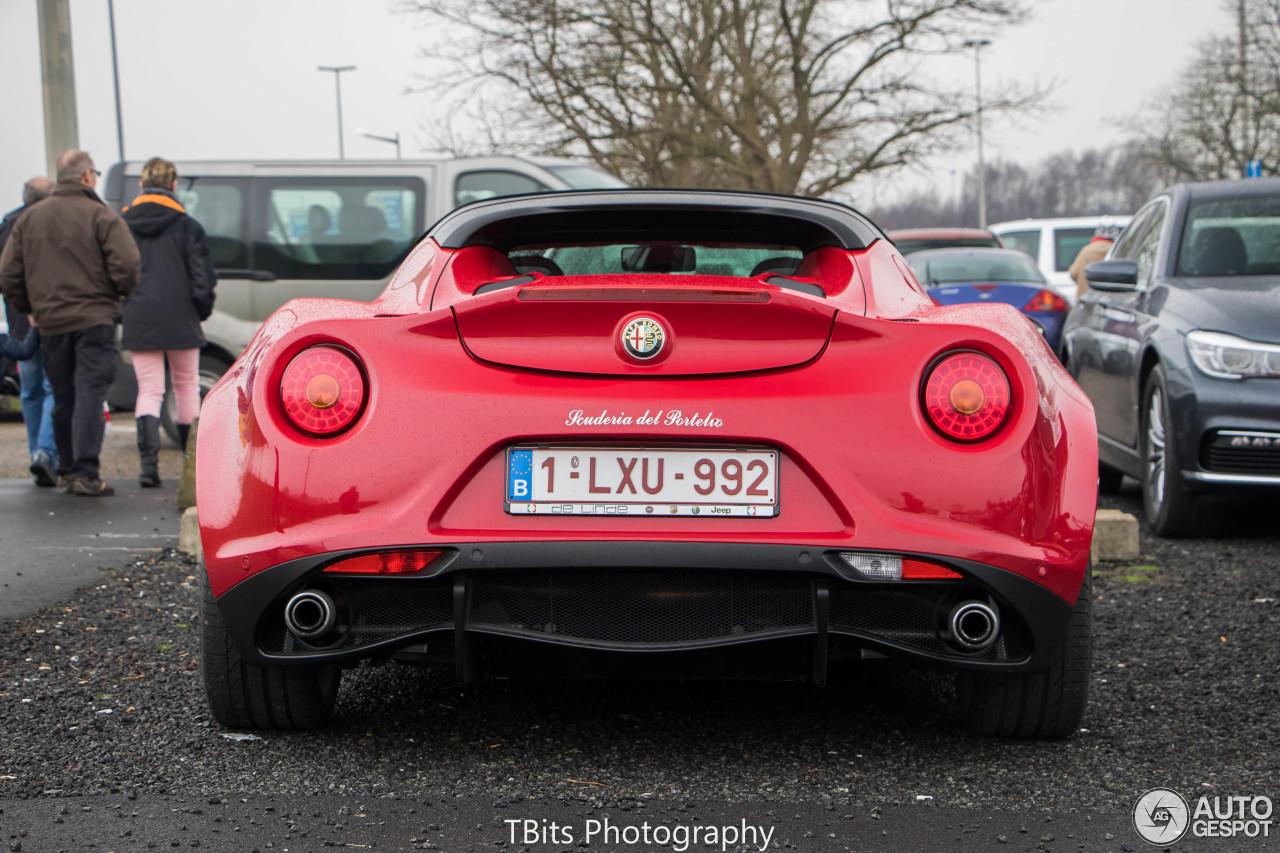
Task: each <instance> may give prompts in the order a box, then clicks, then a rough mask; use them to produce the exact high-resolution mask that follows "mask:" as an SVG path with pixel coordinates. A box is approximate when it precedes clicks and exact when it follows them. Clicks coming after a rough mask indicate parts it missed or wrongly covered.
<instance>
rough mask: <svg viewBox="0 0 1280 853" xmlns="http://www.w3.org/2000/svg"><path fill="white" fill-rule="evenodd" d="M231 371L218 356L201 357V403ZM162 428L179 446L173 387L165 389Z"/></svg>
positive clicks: (199, 369)
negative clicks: (210, 390)
mask: <svg viewBox="0 0 1280 853" xmlns="http://www.w3.org/2000/svg"><path fill="white" fill-rule="evenodd" d="M230 369H231V365H230V364H228V363H227V362H225V361H223V360H222V359H221V358H219V357H218V356H216V355H204V354H201V355H200V367H199V368H198V373H197V381H198V382H199V383H200V400H201V402H203V401H204V398H205V395H206V394H208V393H209V389H210V388H212V387H213V386H214V384H215V383H216V382H217V381H218V380H219V379H221V378H222V374H224V373H226V372H227V371H228V370H230ZM165 381H166V382H167V381H168V375H167V374H166V376H165ZM160 426H161V428H162V429H164V434H165V435H167V436H169V438H170V439H172V440H173V442H174V443H175V444H177V443H178V420H177V406H176V405H175V403H174V401H173V386H172V385H170V386H169V387H167V388H166V389H165V394H164V403H163V404H162V405H161V406H160Z"/></svg>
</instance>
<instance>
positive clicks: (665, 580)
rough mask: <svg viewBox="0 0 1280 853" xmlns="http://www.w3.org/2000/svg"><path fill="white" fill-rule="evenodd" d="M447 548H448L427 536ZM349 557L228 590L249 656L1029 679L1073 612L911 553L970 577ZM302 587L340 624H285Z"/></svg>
mask: <svg viewBox="0 0 1280 853" xmlns="http://www.w3.org/2000/svg"><path fill="white" fill-rule="evenodd" d="M432 547H436V546H432ZM357 553H360V552H358V551H344V552H335V553H328V554H324V555H319V556H314V557H308V558H304V559H299V560H294V561H290V562H287V563H282V564H280V565H277V566H274V567H273V568H270V569H267V570H265V571H262V572H259V573H257V574H255V575H254V576H252V577H250V578H246V579H245V580H244V581H243V582H241V583H239V584H237V585H236V586H234V587H232V588H231V589H230V590H228V591H227V592H226V593H224V594H223V595H222V596H221V597H220V598H219V599H218V606H219V608H220V610H221V611H222V614H223V617H224V619H225V621H226V624H227V626H228V629H229V630H230V632H231V635H232V638H233V640H234V641H235V643H236V645H237V648H238V649H239V651H240V654H241V656H242V657H243V658H244V659H245V660H246V661H248V662H251V663H257V664H263V665H281V664H290V663H298V664H302V663H309V664H316V663H333V664H343V663H353V662H355V661H358V660H361V659H367V658H385V657H390V656H393V655H395V656H397V657H408V658H415V659H418V660H421V661H424V662H428V663H432V664H442V665H452V666H454V667H455V669H456V670H457V673H458V676H459V678H461V679H463V680H466V679H469V678H471V677H474V676H476V675H477V674H480V673H482V672H492V673H498V674H521V673H527V672H531V671H533V670H535V669H549V670H550V671H551V672H553V673H555V674H560V675H581V674H587V675H592V674H600V673H602V672H607V673H608V674H610V675H611V676H621V675H628V674H643V675H668V676H679V677H686V676H694V677H717V676H728V677H734V678H738V677H783V678H808V679H811V680H814V681H816V682H818V683H822V682H823V681H825V673H826V667H827V663H828V661H830V660H836V659H839V658H841V657H857V656H860V655H861V654H862V652H863V651H864V650H869V651H873V652H877V653H881V654H886V655H891V656H897V657H906V658H910V659H914V660H916V661H919V662H922V663H927V664H932V665H938V666H943V667H947V668H953V669H971V670H988V671H1010V672H1014V671H1017V672H1030V671H1041V670H1044V669H1046V668H1047V667H1048V666H1049V664H1050V663H1051V662H1052V660H1053V659H1054V658H1055V657H1056V655H1057V653H1058V651H1059V649H1060V646H1061V638H1062V635H1063V632H1064V630H1065V628H1066V625H1067V621H1068V619H1069V617H1070V613H1071V606H1070V605H1069V604H1067V603H1066V602H1065V601H1064V600H1063V599H1062V598H1061V597H1059V596H1058V595H1056V594H1054V593H1053V592H1051V591H1050V590H1048V589H1046V588H1045V587H1043V586H1041V585H1039V584H1037V583H1035V582H1034V581H1030V580H1028V579H1026V578H1024V577H1021V576H1019V575H1015V574H1013V573H1011V572H1008V571H1004V570H1001V569H997V568H994V567H992V566H989V565H984V564H981V563H976V562H972V561H966V560H953V559H948V558H942V557H937V556H932V555H922V554H914V555H911V554H908V555H904V556H914V557H917V558H921V559H928V560H932V561H934V562H938V563H941V564H943V565H946V566H948V567H949V568H952V569H953V570H954V571H956V572H958V573H960V574H961V575H962V579H959V580H945V581H880V580H869V579H866V578H863V577H862V576H860V575H858V573H857V572H855V571H854V570H853V569H851V568H850V567H849V566H848V565H847V563H846V562H845V561H844V560H843V559H842V558H841V557H840V556H839V551H837V550H833V549H830V548H806V547H800V546H790V545H756V544H728V545H725V544H703V543H680V542H621V543H620V542H578V543H565V542H553V543H527V542H507V543H490V542H486V543H480V544H467V543H456V544H454V545H452V546H451V547H449V548H447V549H446V550H445V552H444V554H443V555H442V556H441V557H439V558H438V559H437V560H436V561H435V562H434V563H432V564H431V565H430V566H429V567H428V568H427V569H425V570H424V571H423V572H421V573H419V574H418V575H412V576H397V577H389V576H368V575H349V574H333V573H326V572H324V571H323V569H324V567H325V566H326V565H329V564H332V563H333V562H334V561H336V560H338V559H342V558H345V557H349V556H352V555H354V554H357ZM303 590H315V591H320V592H323V593H324V594H325V595H326V596H328V597H329V599H330V600H331V601H332V602H333V603H334V610H335V611H336V613H335V619H334V627H333V629H332V630H331V631H329V632H327V633H326V634H325V635H324V636H322V637H317V638H314V639H312V640H309V641H302V640H300V639H299V638H298V637H297V636H295V635H294V634H293V633H291V632H290V630H289V629H288V627H287V626H286V622H285V618H284V611H285V605H286V603H287V602H288V600H289V599H290V598H291V597H292V596H294V595H295V594H297V593H298V592H300V591H303ZM974 600H978V601H982V602H986V603H988V604H989V605H990V606H992V607H993V608H994V609H995V610H996V612H997V613H998V614H999V626H1000V627H999V634H998V637H997V639H996V640H995V641H994V642H993V643H992V644H991V645H990V646H989V647H987V648H984V649H983V650H981V651H973V650H966V649H963V648H961V647H960V646H959V645H958V644H957V643H955V642H954V640H953V638H952V637H951V636H950V635H949V634H948V625H949V621H948V619H949V616H950V615H951V614H952V612H953V611H954V609H955V607H956V606H957V605H958V604H960V603H961V602H965V601H974Z"/></svg>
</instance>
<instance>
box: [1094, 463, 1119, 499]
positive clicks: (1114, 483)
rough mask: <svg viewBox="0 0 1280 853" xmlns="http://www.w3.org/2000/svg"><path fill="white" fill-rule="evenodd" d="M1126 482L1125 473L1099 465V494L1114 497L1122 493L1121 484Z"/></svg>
mask: <svg viewBox="0 0 1280 853" xmlns="http://www.w3.org/2000/svg"><path fill="white" fill-rule="evenodd" d="M1122 480H1124V472H1123V471H1117V470H1116V469H1115V468H1108V467H1107V466H1106V465H1101V464H1100V465H1098V494H1100V495H1114V494H1116V493H1118V492H1119V491H1120V482H1121V481H1122Z"/></svg>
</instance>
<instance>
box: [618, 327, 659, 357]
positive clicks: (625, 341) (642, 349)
mask: <svg viewBox="0 0 1280 853" xmlns="http://www.w3.org/2000/svg"><path fill="white" fill-rule="evenodd" d="M666 341H667V333H666V330H665V329H663V328H662V324H661V323H659V322H658V321H657V320H655V319H653V318H652V317H637V318H635V319H634V320H632V321H631V322H630V323H628V324H627V325H626V326H624V327H623V328H622V348H623V349H624V350H625V351H626V353H627V355H629V356H631V357H632V358H636V359H640V360H641V361H644V360H647V359H650V358H653V357H654V356H655V355H657V354H658V353H660V352H662V346H663V344H665V343H666Z"/></svg>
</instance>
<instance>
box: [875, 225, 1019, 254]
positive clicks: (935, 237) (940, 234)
mask: <svg viewBox="0 0 1280 853" xmlns="http://www.w3.org/2000/svg"><path fill="white" fill-rule="evenodd" d="M885 234H886V235H887V236H888V237H889V239H890V240H892V241H893V244H894V245H895V246H897V247H898V251H899V252H901V253H902V254H904V255H909V254H911V253H912V252H922V251H924V250H926V249H946V248H950V247H968V248H975V249H976V248H989V249H1000V248H1003V246H1004V244H1003V243H1001V242H1000V238H999V237H997V236H996V235H995V234H992V233H991V232H990V231H988V230H987V229H985V228H899V229H896V230H893V231H886V232H885Z"/></svg>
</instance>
